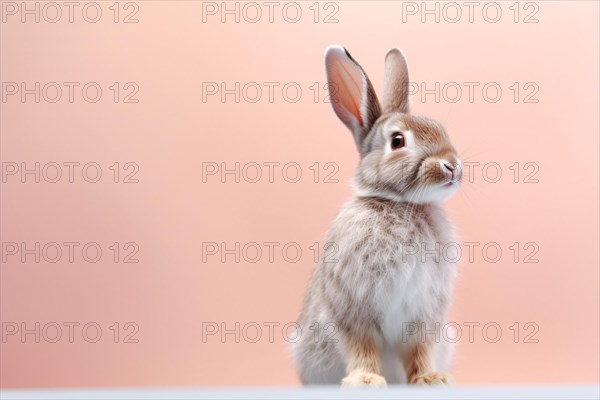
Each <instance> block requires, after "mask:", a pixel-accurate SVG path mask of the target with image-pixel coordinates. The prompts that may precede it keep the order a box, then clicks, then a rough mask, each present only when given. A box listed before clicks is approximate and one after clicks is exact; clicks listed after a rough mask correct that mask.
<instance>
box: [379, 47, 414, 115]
mask: <svg viewBox="0 0 600 400" xmlns="http://www.w3.org/2000/svg"><path fill="white" fill-rule="evenodd" d="M408 83H409V81H408V67H407V65H406V58H404V54H402V50H400V49H398V48H396V49H392V50H390V51H389V52H388V53H387V55H386V56H385V72H384V75H383V112H384V113H388V112H401V113H408V112H409V111H410V110H409V104H408Z"/></svg>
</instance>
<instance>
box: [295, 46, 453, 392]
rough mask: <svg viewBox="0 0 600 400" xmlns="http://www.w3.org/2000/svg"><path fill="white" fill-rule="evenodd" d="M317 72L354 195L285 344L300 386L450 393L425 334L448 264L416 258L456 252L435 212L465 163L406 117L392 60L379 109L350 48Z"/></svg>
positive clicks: (438, 339)
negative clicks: (297, 331) (348, 163)
mask: <svg viewBox="0 0 600 400" xmlns="http://www.w3.org/2000/svg"><path fill="white" fill-rule="evenodd" d="M325 66H326V72H327V80H328V83H329V85H328V86H329V88H330V90H329V91H330V96H331V99H332V104H333V108H334V111H335V113H336V114H337V116H338V117H339V118H340V119H341V120H342V122H343V123H344V124H345V125H346V126H347V127H348V128H349V129H350V131H351V132H352V134H353V136H354V140H355V142H356V145H357V147H358V150H359V152H360V156H361V159H360V164H359V166H358V170H357V172H356V175H355V187H356V196H355V197H354V198H352V199H351V200H350V201H349V202H347V203H346V204H345V205H344V206H343V208H342V209H341V211H340V212H339V214H338V216H337V218H336V219H335V220H334V222H333V225H332V227H331V229H330V231H329V233H328V235H327V239H326V242H327V243H333V244H332V245H330V247H329V251H325V252H324V255H323V257H322V259H321V261H320V263H319V264H318V265H317V267H316V268H315V270H314V272H313V275H312V277H311V280H310V282H309V285H308V289H307V291H306V297H305V300H304V306H303V309H302V313H301V315H300V319H299V321H298V324H299V325H300V328H301V335H300V338H299V340H298V341H297V342H295V343H294V344H293V355H294V358H295V362H296V365H297V367H298V369H299V372H300V376H301V380H302V382H303V383H304V384H339V383H340V382H341V384H342V386H372V387H382V386H385V385H386V382H387V383H411V384H417V383H422V384H438V383H448V382H449V377H448V375H446V372H447V371H448V369H449V366H450V355H451V354H450V353H451V351H450V350H451V349H450V347H449V343H448V342H445V341H444V338H443V336H440V334H439V331H438V334H437V336H436V335H435V334H433V333H431V330H434V329H435V328H436V327H438V328H442V327H444V321H445V318H446V314H447V311H448V307H449V303H450V297H451V292H452V285H453V278H454V275H455V273H454V272H455V271H454V266H453V265H452V264H451V263H450V262H448V261H446V260H445V258H447V257H442V256H439V257H435V256H434V255H431V254H426V255H425V254H424V253H425V252H426V251H431V250H432V249H435V246H436V243H437V244H438V246H443V245H444V244H446V243H451V242H453V236H452V229H451V225H450V223H449V221H448V219H447V218H446V214H445V212H444V210H443V209H442V207H441V205H440V204H441V202H442V201H443V200H444V199H446V198H447V197H448V196H450V195H451V194H452V193H453V192H455V191H456V189H457V187H458V186H459V183H460V179H461V175H462V174H461V162H460V160H459V159H458V156H457V154H456V151H455V150H454V147H453V146H452V144H451V142H450V138H449V137H448V135H447V133H446V131H445V130H444V128H443V127H442V126H441V125H440V124H439V123H438V122H436V121H433V120H431V119H426V118H422V117H417V116H413V115H411V114H410V113H409V99H408V83H409V80H408V70H407V66H406V60H405V58H404V55H403V54H402V52H401V51H400V50H399V49H392V50H391V51H390V52H389V53H388V54H387V56H386V59H385V77H384V92H383V102H382V105H381V106H380V104H379V101H378V100H377V96H376V94H375V91H374V90H373V86H372V85H371V82H370V81H369V78H368V77H367V75H366V74H365V72H364V71H363V69H362V68H361V67H360V65H359V64H358V63H357V62H356V61H355V60H354V59H353V58H352V57H351V56H350V54H349V53H348V52H347V51H346V49H344V48H343V47H340V46H331V47H329V48H328V49H327V52H326V54H325ZM409 244H410V246H413V247H410V246H409ZM415 246H416V248H417V249H418V250H417V251H416V252H415ZM409 248H410V249H411V251H407V249H409ZM332 249H333V250H332ZM436 323H437V325H436ZM426 330H427V331H426ZM427 332H429V333H427Z"/></svg>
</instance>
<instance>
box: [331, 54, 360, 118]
mask: <svg viewBox="0 0 600 400" xmlns="http://www.w3.org/2000/svg"><path fill="white" fill-rule="evenodd" d="M327 73H328V78H329V83H331V84H333V87H332V88H331V89H332V92H331V97H332V101H337V104H336V103H334V107H336V108H337V107H341V108H342V109H345V110H346V112H349V113H350V114H352V115H353V116H354V117H355V118H356V120H357V121H358V123H359V124H360V125H362V124H363V120H362V117H361V114H360V105H361V102H362V75H361V73H360V69H359V67H358V66H357V65H356V64H355V63H354V62H353V61H352V60H350V59H348V58H347V57H345V56H339V55H337V54H335V55H333V56H332V58H331V59H330V62H329V63H328V65H327ZM346 122H350V121H346Z"/></svg>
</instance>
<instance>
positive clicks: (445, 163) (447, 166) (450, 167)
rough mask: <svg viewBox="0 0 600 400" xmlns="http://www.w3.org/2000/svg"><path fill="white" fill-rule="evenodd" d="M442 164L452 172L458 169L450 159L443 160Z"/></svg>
mask: <svg viewBox="0 0 600 400" xmlns="http://www.w3.org/2000/svg"><path fill="white" fill-rule="evenodd" d="M442 165H443V166H444V168H446V169H447V170H448V171H450V172H454V170H455V169H456V168H455V167H454V165H452V164H450V163H449V162H448V161H442Z"/></svg>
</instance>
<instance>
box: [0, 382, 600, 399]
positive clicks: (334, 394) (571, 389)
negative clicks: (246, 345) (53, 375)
mask: <svg viewBox="0 0 600 400" xmlns="http://www.w3.org/2000/svg"><path fill="white" fill-rule="evenodd" d="M365 398H368V399H402V400H405V399H406V400H407V399H461V400H462V399H540V400H541V399H543V400H551V399H599V398H600V387H599V386H598V385H588V386H523V387H493V386H486V387H460V386H451V387H406V386H396V387H393V386H392V387H388V388H387V389H380V390H377V389H344V390H342V389H340V388H338V387H320V388H316V387H313V388H308V389H304V388H231V389H225V388H214V389H209V388H187V389H184V388H173V389H167V388H156V389H152V388H139V389H64V390H62V389H60V390H59V389H50V390H19V389H10V390H1V391H0V399H2V400H10V399H28V400H29V399H61V400H62V399H65V400H66V399H161V400H162V399H261V400H262V399H365Z"/></svg>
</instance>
